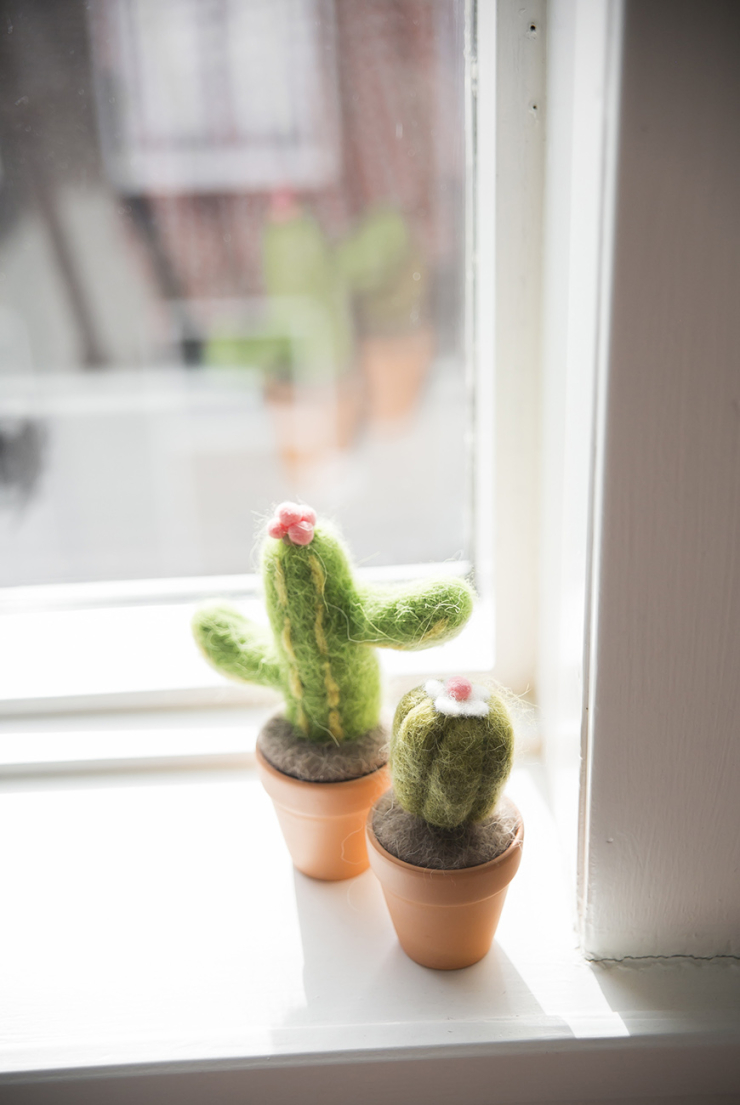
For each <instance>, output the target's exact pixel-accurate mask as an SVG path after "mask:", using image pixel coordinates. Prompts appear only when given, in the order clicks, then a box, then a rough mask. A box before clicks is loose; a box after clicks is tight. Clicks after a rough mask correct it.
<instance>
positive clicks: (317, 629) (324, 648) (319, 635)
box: [314, 605, 329, 656]
mask: <svg viewBox="0 0 740 1105" xmlns="http://www.w3.org/2000/svg"><path fill="white" fill-rule="evenodd" d="M314 633H315V635H316V644H317V645H318V646H319V652H320V653H321V655H322V656H328V655H329V646H328V644H327V643H326V634H325V633H324V608H323V606H321V605H319V607H318V609H317V611H316V621H315V622H314Z"/></svg>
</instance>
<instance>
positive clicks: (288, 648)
mask: <svg viewBox="0 0 740 1105" xmlns="http://www.w3.org/2000/svg"><path fill="white" fill-rule="evenodd" d="M280 640H281V642H282V645H283V648H284V649H285V652H286V654H287V656H288V659H289V660H290V662H291V664H297V663H298V661H297V659H296V654H295V652H294V651H293V642H292V641H291V639H290V622H289V621H288V619H287V618H286V619H285V622H284V623H283V632H282V633H281V634H280Z"/></svg>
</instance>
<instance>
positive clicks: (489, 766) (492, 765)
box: [390, 677, 514, 829]
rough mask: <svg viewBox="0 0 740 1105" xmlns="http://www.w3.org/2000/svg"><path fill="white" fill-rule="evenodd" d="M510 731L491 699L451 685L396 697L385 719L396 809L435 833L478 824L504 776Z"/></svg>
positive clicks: (498, 703)
mask: <svg viewBox="0 0 740 1105" xmlns="http://www.w3.org/2000/svg"><path fill="white" fill-rule="evenodd" d="M513 751H514V731H513V728H512V724H511V718H510V716H509V711H508V710H507V708H506V704H505V703H504V702H503V700H502V699H501V698H500V697H499V696H498V695H496V694H492V693H491V692H489V691H488V690H486V689H485V688H482V687H475V686H473V685H472V684H471V683H470V682H469V681H468V680H467V679H463V678H460V677H457V678H452V679H449V680H448V681H447V684H446V685H444V684H442V683H440V682H438V681H437V680H430V681H429V682H428V683H426V684H424V686H423V687H416V688H414V690H413V691H409V692H408V694H406V695H404V697H403V698H402V699H401V701H400V702H399V704H398V708H397V710H396V714H395V717H394V719H393V734H392V736H391V754H390V769H391V777H392V779H393V789H394V791H395V795H396V799H397V800H398V802H399V803H400V805H401V806H403V808H404V809H405V810H407V811H408V812H409V813H412V814H414V815H415V816H416V817H420V818H422V819H423V820H424V821H426V822H428V823H429V824H430V825H434V826H435V827H436V828H439V829H456V828H458V827H459V826H460V825H463V824H467V823H471V822H475V821H481V820H483V818H484V817H486V816H487V815H488V814H489V813H490V812H491V811H492V810H493V809H495V807H496V805H497V803H498V800H499V798H500V797H501V794H502V793H503V789H504V786H505V784H506V780H507V778H508V776H509V772H510V771H511V764H512V757H513Z"/></svg>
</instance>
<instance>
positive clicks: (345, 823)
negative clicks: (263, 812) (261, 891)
mask: <svg viewBox="0 0 740 1105" xmlns="http://www.w3.org/2000/svg"><path fill="white" fill-rule="evenodd" d="M256 755H257V767H258V770H259V774H260V779H261V780H262V785H263V786H264V788H265V790H266V791H267V793H268V794H269V795H270V798H272V801H273V804H274V806H275V812H276V814H277V816H278V821H279V822H280V828H281V829H282V830H283V836H284V837H285V843H286V844H287V845H288V851H289V852H290V855H291V858H292V860H293V863H294V865H295V866H296V867H297V868H298V870H299V871H302V872H303V874H304V875H310V876H311V878H314V879H327V880H336V879H351V878H354V876H355V875H361V874H362V872H363V871H366V870H367V867H368V855H367V844H366V842H365V820H366V818H367V812H368V810H369V809H370V807H371V806H372V804H373V802H375V800H376V798H379V797H380V795H381V794H383V792H384V791H386V790H387V789H388V786H389V783H390V779H389V775H388V768H387V767H381V768H379V769H378V770H377V771H373V772H372V773H371V774H370V775H363V776H361V777H360V778H359V779H349V780H348V781H347V782H344V783H304V782H303V781H302V780H301V779H293V778H292V777H291V776H290V775H285V774H283V772H282V771H278V770H277V768H274V767H273V766H272V764H271V763H268V761H267V760H266V759H265V757H264V756H263V755H262V753H261V752H260V750H259V748H258V749H257V752H256Z"/></svg>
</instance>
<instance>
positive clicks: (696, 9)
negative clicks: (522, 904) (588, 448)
mask: <svg viewBox="0 0 740 1105" xmlns="http://www.w3.org/2000/svg"><path fill="white" fill-rule="evenodd" d="M739 37H740V7H739V6H738V5H737V4H735V3H733V2H731V0H729V2H728V0H711V2H704V3H701V4H697V3H692V2H691V0H651V2H650V3H644V2H638V0H628V2H627V3H626V4H625V8H624V37H623V53H622V62H621V120H620V132H619V142H618V160H617V177H616V186H617V197H616V204H615V207H614V261H613V269H612V273H611V276H612V305H611V333H610V339H609V343H608V351H607V357H606V361H605V365H604V373H603V376H602V378H601V379H600V381H599V388H600V389H601V398H602V401H603V402H602V408H601V409H602V412H603V417H602V418H601V419H600V423H599V429H598V458H597V469H596V493H597V494H596V507H595V515H594V548H593V556H594V561H593V574H592V579H591V595H592V603H593V620H592V626H591V638H590V675H589V688H588V690H589V696H588V705H589V711H588V714H589V716H588V728H587V743H586V755H587V779H586V783H587V785H586V788H585V790H584V796H585V805H584V814H583V825H582V828H583V856H582V873H583V877H584V919H583V939H584V945H585V948H586V951H587V952H588V953H589V954H591V955H594V956H598V957H621V956H626V955H635V956H639V955H675V954H691V955H697V956H712V955H715V954H734V955H738V954H740V832H738V825H739V821H740V806H739V805H738V795H740V739H739V734H738V729H739V726H740V721H739V719H740V678H739V676H740V309H739V303H740V143H739V142H738V114H739V111H740V65H739V64H738V59H737V42H738V39H739Z"/></svg>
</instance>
